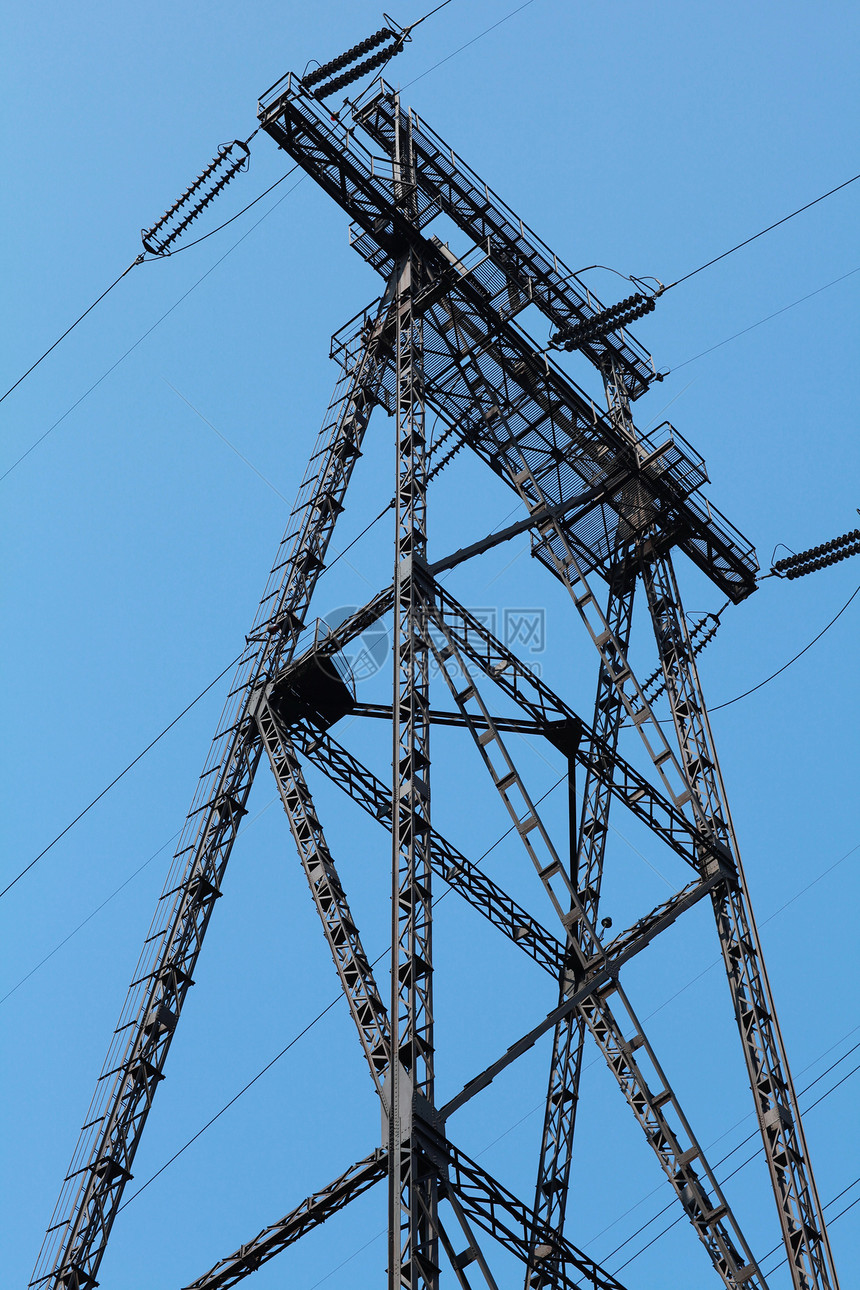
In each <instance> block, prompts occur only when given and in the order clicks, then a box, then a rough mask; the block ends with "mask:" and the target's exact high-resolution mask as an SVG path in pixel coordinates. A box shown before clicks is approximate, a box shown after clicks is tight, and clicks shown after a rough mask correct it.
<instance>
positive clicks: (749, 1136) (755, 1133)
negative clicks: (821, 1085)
mask: <svg viewBox="0 0 860 1290" xmlns="http://www.w3.org/2000/svg"><path fill="white" fill-rule="evenodd" d="M858 1048H860V1043H857V1044H855V1045H854V1046H853V1048H849V1049H848V1050H847V1051H846V1052H844V1053H843V1054H842V1056H841V1057H839V1058H838V1059H837V1060H836V1061H835V1062H832V1063H831V1065H830V1066H828V1067H827V1069H826V1070H824V1071H822V1072H821V1074H820V1075H817V1076H816V1077H815V1079H814V1080H812V1081H811V1082H810V1083H809V1084H807V1085H806V1087H805V1088H802V1089H801V1090H800V1092H799V1093H798V1097H802V1096H803V1095H804V1093H808V1092H809V1090H810V1089H811V1088H812V1087H813V1085H815V1084H817V1083H818V1082H819V1080H822V1079H824V1077H825V1075H829V1074H830V1072H831V1071H832V1070H834V1069H835V1068H836V1067H837V1066H838V1065H839V1064H840V1063H841V1062H844V1061H845V1059H846V1057H850V1056H851V1054H852V1053H853V1052H856V1050H857V1049H858ZM858 1071H860V1065H858V1066H855V1067H854V1068H853V1070H850V1071H849V1072H848V1074H847V1075H843V1077H842V1078H841V1079H840V1080H837V1082H836V1083H835V1084H834V1085H832V1087H831V1088H829V1089H828V1090H827V1092H826V1093H824V1094H822V1096H821V1097H820V1098H818V1099H817V1100H816V1101H815V1102H812V1103H810V1105H809V1106H807V1107H805V1108H804V1111H803V1114H804V1115H807V1114H808V1113H809V1112H810V1111H811V1110H812V1109H813V1108H814V1107H816V1106H818V1103H819V1102H822V1101H823V1100H824V1098H825V1097H829V1096H830V1094H831V1093H833V1092H835V1090H836V1089H837V1088H839V1086H840V1085H841V1084H844V1083H845V1081H846V1080H847V1079H850V1077H851V1076H852V1075H856V1074H857V1072H858ZM752 1114H753V1112H750V1115H752ZM744 1119H749V1116H744ZM730 1131H731V1130H730ZM758 1132H759V1130H758V1129H753V1131H752V1133H749V1134H747V1136H746V1137H745V1138H742V1139H741V1141H740V1142H738V1143H737V1144H736V1145H735V1146H734V1147H732V1149H731V1151H727V1152H726V1154H725V1155H724V1156H721V1157H720V1159H719V1160H717V1161H715V1162H714V1164H713V1166H712V1167H713V1168H714V1169H719V1167H720V1165H724V1164H725V1163H726V1161H727V1160H729V1159H731V1157H732V1156H733V1155H734V1154H735V1152H736V1151H740V1149H741V1147H744V1146H746V1144H747V1143H748V1142H751V1141H752V1139H753V1138H755V1137H757V1136H758ZM763 1151H764V1148H763V1147H758V1148H757V1150H755V1151H754V1152H753V1153H752V1155H751V1156H747V1158H746V1159H745V1160H743V1161H742V1162H741V1163H740V1164H739V1165H737V1166H736V1167H735V1168H734V1169H733V1170H732V1172H731V1173H729V1174H727V1175H726V1177H725V1178H723V1179H722V1180H721V1182H720V1186H721V1187H722V1186H724V1185H725V1183H727V1182H728V1181H729V1179H730V1178H733V1177H734V1176H735V1174H737V1173H739V1172H740V1171H741V1169H744V1168H745V1167H746V1166H747V1165H748V1164H750V1163H751V1162H752V1161H753V1160H755V1159H756V1157H758V1156H760V1155H762V1153H763ZM651 1194H653V1193H651ZM674 1204H675V1197H673V1198H672V1199H671V1200H670V1201H669V1202H668V1204H666V1205H664V1206H663V1208H662V1209H658V1210H657V1213H656V1214H652V1216H651V1217H650V1218H649V1219H648V1220H647V1222H645V1223H643V1224H642V1225H641V1226H640V1227H637V1229H636V1231H635V1232H631V1233H630V1235H629V1236H628V1237H626V1239H625V1240H623V1241H622V1242H621V1244H620V1245H616V1247H615V1249H614V1250H610V1251H609V1253H608V1254H605V1255H603V1256H602V1258H601V1263H605V1262H606V1261H607V1260H608V1259H611V1258H612V1257H613V1256H614V1255H616V1254H618V1253H619V1252H620V1251H621V1250H623V1249H624V1247H625V1245H629V1244H630V1242H631V1241H634V1240H635V1239H636V1237H637V1236H639V1235H640V1234H641V1233H642V1232H644V1231H645V1229H646V1227H650V1226H651V1224H652V1223H656V1221H657V1219H658V1218H660V1217H662V1215H663V1214H665V1213H666V1212H667V1210H670V1209H671V1208H672V1207H673V1205H674ZM683 1217H684V1215H683V1214H679V1215H678V1216H677V1217H676V1218H674V1219H673V1220H672V1222H671V1223H670V1224H669V1225H668V1227H664V1228H663V1229H662V1231H661V1232H659V1233H658V1235H657V1236H655V1237H654V1238H653V1239H652V1240H651V1241H650V1242H649V1243H648V1245H643V1246H642V1249H641V1250H639V1251H638V1252H637V1253H636V1254H634V1255H632V1256H631V1259H630V1260H628V1262H632V1261H633V1259H636V1258H638V1257H639V1255H640V1254H641V1253H643V1252H644V1251H645V1250H647V1249H648V1248H649V1247H650V1245H652V1244H653V1243H654V1241H657V1240H659V1239H660V1237H661V1236H665V1234H666V1233H667V1232H669V1231H671V1229H672V1228H673V1227H675V1226H677V1224H678V1223H680V1222H681V1220H682V1219H683ZM610 1226H611V1224H610ZM595 1239H596V1238H595ZM776 1248H778V1247H776ZM773 1252H774V1251H773V1250H770V1251H768V1253H767V1254H765V1255H763V1256H762V1257H763V1258H765V1259H767V1258H769V1257H770V1255H771V1254H773ZM626 1267H627V1264H626V1263H622V1264H621V1267H619V1268H617V1269H616V1272H620V1271H621V1269H622V1268H626Z"/></svg>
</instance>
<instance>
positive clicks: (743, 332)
mask: <svg viewBox="0 0 860 1290" xmlns="http://www.w3.org/2000/svg"><path fill="white" fill-rule="evenodd" d="M855 273H860V265H858V266H857V268H856V269H849V271H848V272H847V273H843V274H842V276H841V277H839V278H834V279H833V281H832V282H825V284H824V286H823V287H817V288H816V289H815V291H810V292H809V294H808V295H806V296H801V297H800V299H799V300H792V302H791V304H790V305H783V306H782V308H781V309H776V310H774V312H773V313H772V314H768V315H767V317H765V318H759V320H758V322H754V323H750V325H749V327H744V328H743V329H742V330H741V331H736V332H735V333H734V334H733V335H732V336H727V337H726V339H725V340H721V341H718V342H717V344H716V345H711V346H709V348H708V349H703V350H702V352H701V353H700V354H694V355H693V357H692V358H685V359H684V361H683V363H676V364H675V366H674V367H670V369H669V372H672V373H674V372H680V370H681V368H682V367H687V366H688V364H690V363H695V362H696V361H697V360H698V359H700V358H704V357H705V355H706V354H713V352H714V350H715V349H722V347H723V345H728V344H729V343H730V342H731V341H733V340H737V339H738V337H739V336H746V334H747V332H750V331H755V329H756V327H761V326H762V325H763V324H764V323H766V322H770V320H771V318H778V317H779V315H780V314H784V313H787V312H788V310H789V309H794V308H796V306H797V305H802V304H803V303H804V302H805V301H806V300H811V299H812V297H813V296H819V295H821V292H822V291H827V290H828V289H829V288H830V287H835V286H836V284H837V283H838V282H844V281H845V279H846V278H850V277H853V275H854V274H855ZM669 372H667V373H666V375H667V376H668V375H669Z"/></svg>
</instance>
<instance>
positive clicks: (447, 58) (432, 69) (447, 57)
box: [401, 0, 534, 90]
mask: <svg viewBox="0 0 860 1290" xmlns="http://www.w3.org/2000/svg"><path fill="white" fill-rule="evenodd" d="M530 4H534V0H525V4H521V5H520V6H519V7H518V8H517V9H512V10H511V12H510V13H506V14H505V16H504V18H500V19H499V20H498V22H494V23H492V24H491V25H490V26H489V27H485V28H484V30H483V31H479V32H478V34H477V36H473V37H472V39H471V40H467V41H466V43H465V45H460V46H459V48H458V49H455V50H454V51H453V53H450V54H446V55H445V57H444V58H440V59H439V62H438V63H434V64H433V66H432V67H428V68H427V70H426V71H424V72H421V73H420V75H418V76H414V77H413V78H412V80H411V81H407V82H406V84H405V85H403V86H402V87H401V89H402V90H408V89H409V88H410V86H412V85H417V83H418V81H423V79H424V77H425V76H429V75H430V73H431V72H435V71H436V68H437V67H441V66H442V65H443V63H447V62H450V60H451V59H452V58H456V57H457V55H458V54H462V52H463V50H464V49H468V48H469V46H470V45H474V44H475V43H476V42H477V41H479V40H481V39H482V38H483V37H484V36H486V35H488V34H489V33H490V32H491V31H495V29H496V28H497V27H501V25H502V23H503V22H507V21H508V19H509V18H513V17H514V16H515V15H516V14H518V13H522V11H523V9H528V7H529V5H530ZM440 7H441V6H440ZM426 16H428V17H429V15H426Z"/></svg>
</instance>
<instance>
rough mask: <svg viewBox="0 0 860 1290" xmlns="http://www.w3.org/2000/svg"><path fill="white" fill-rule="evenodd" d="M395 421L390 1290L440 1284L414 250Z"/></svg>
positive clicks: (401, 328) (401, 314)
mask: <svg viewBox="0 0 860 1290" xmlns="http://www.w3.org/2000/svg"><path fill="white" fill-rule="evenodd" d="M394 186H395V193H396V195H397V197H398V199H399V200H401V201H403V202H404V203H407V204H408V203H409V202H410V200H411V197H410V193H411V194H413V195H414V192H415V187H414V183H413V182H412V164H411V149H410V142H409V130H408V123H407V124H405V125H404V124H401V122H400V119H399V116H398V122H397V136H396V147H395V157H394ZM395 272H396V275H397V282H396V289H395V293H394V308H395V361H396V376H397V387H396V405H397V406H396V415H397V484H396V492H395V509H396V539H395V569H394V669H395V675H394V700H393V723H392V724H393V769H394V792H393V797H394V802H393V839H392V846H393V862H392V890H391V1008H390V1016H391V1031H392V1055H391V1056H392V1060H391V1079H390V1095H389V1115H388V1152H389V1200H388V1205H389V1209H388V1285H389V1290H401V1287H403V1288H405V1290H419V1287H426V1288H427V1290H436V1287H437V1286H438V1283H439V1260H438V1248H437V1247H438V1235H437V1229H436V1211H437V1207H438V1187H437V1178H436V1174H435V1168H434V1166H432V1165H431V1163H430V1162H429V1161H428V1159H427V1157H426V1156H425V1155H424V1154H423V1152H422V1151H421V1149H420V1146H419V1143H418V1136H417V1134H416V1133H415V1132H414V1131H413V1130H414V1127H415V1123H416V1119H417V1118H418V1117H421V1118H427V1117H431V1116H432V1107H433V1076H434V1050H433V977H432V970H433V968H432V964H433V955H432V938H431V927H432V921H431V920H432V910H431V904H432V887H431V873H432V870H431V864H430V776H429V772H430V720H429V707H430V695H429V688H430V682H429V668H428V655H427V646H426V643H425V638H424V629H423V620H424V617H425V604H426V595H427V587H426V584H425V583H424V582H423V580H422V569H423V568H424V567H425V566H426V557H427V448H426V442H425V433H424V395H423V353H422V344H421V337H422V327H421V319H420V317H419V316H416V315H415V314H414V313H413V298H414V295H415V293H416V292H417V291H418V289H419V287H420V284H421V273H422V270H421V263H420V261H419V260H418V258H417V257H416V255H415V254H414V253H413V252H411V251H406V252H405V253H404V254H403V256H402V258H401V259H400V261H399V263H398V265H397V268H396V270H395Z"/></svg>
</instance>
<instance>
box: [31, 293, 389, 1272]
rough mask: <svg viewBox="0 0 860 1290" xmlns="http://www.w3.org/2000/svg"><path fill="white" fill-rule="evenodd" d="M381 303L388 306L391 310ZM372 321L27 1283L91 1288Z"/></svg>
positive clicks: (304, 497)
mask: <svg viewBox="0 0 860 1290" xmlns="http://www.w3.org/2000/svg"><path fill="white" fill-rule="evenodd" d="M387 307H388V306H387V305H385V306H384V308H385V309H387ZM380 323H381V318H378V319H377V321H376V323H374V324H373V325H372V326H371V328H370V329H369V330H368V331H367V332H365V333H356V334H355V335H354V336H353V337H352V340H351V342H350V345H349V353H350V358H349V360H348V363H347V367H346V369H345V370H344V372H343V373H342V374H341V376H340V378H339V380H338V382H337V385H336V386H335V391H334V395H333V396H332V401H331V403H330V405H329V409H328V412H327V414H326V417H325V420H324V422H323V425H322V428H321V430H320V432H319V435H318V437H317V441H316V449H315V452H314V453H313V454H312V458H311V461H310V463H309V465H308V468H307V470H306V473H305V476H304V480H303V483H302V485H301V487H300V489H299V494H298V498H297V501H296V505H295V508H294V510H293V512H292V514H291V517H290V526H289V528H288V531H287V533H286V534H285V536H284V538H283V540H282V542H281V544H280V546H279V548H278V552H277V555H276V557H275V561H274V564H273V567H272V571H271V573H270V575H269V580H268V583H267V585H266V589H265V592H264V595H263V598H262V600H261V602H260V606H259V609H258V611H257V616H256V620H255V623H254V627H253V629H252V632H251V635H250V636H249V637H248V640H247V647H246V650H245V653H244V655H243V657H242V660H241V662H240V664H239V667H238V669H237V672H236V676H235V678H234V682H233V685H232V687H231V692H230V696H229V697H228V700H227V703H226V706H225V708H224V712H223V713H222V716H221V720H220V723H219V726H218V731H217V733H216V735H215V739H214V741H213V744H212V747H211V750H210V753H209V757H208V759H207V762H206V766H205V768H204V772H203V774H202V775H201V777H200V780H199V782H198V787H197V792H196V794H195V797H194V800H193V802H192V805H191V809H190V811H189V814H188V817H187V820H186V824H185V827H184V829H183V832H182V835H181V837H180V841H179V844H178V847H177V850H176V853H175V856H174V860H173V864H172V866H171V869H170V872H169V874H168V877H167V881H166V883H165V887H164V891H163V893H162V896H161V898H160V899H159V902H158V905H157V908H156V912H155V915H154V917H153V920H152V923H151V926H150V931H149V934H148V935H147V938H146V941H145V943H144V946H143V950H142V952H141V956H140V959H139V961H138V964H137V967H136V969H135V972H134V977H133V985H132V986H131V988H130V990H129V993H128V996H127V998H126V1001H125V1004H124V1006H123V1009H122V1013H121V1015H120V1019H119V1022H118V1024H117V1027H116V1030H115V1032H114V1037H113V1039H112V1041H111V1044H110V1047H109V1050H108V1055H107V1058H106V1060H105V1063H104V1066H103V1070H102V1074H101V1076H100V1077H99V1080H98V1082H97V1085H96V1090H95V1094H94V1096H93V1099H92V1102H91V1104H90V1108H89V1111H88V1113H87V1115H86V1117H85V1120H84V1125H85V1127H84V1129H83V1130H82V1132H81V1136H80V1138H79V1141H78V1144H77V1147H76V1149H75V1152H74V1156H73V1158H72V1162H71V1165H70V1167H69V1171H68V1173H67V1176H66V1180H65V1182H64V1184H63V1187H62V1190H61V1192H60V1197H59V1200H58V1201H57V1205H56V1207H55V1209H54V1214H53V1217H52V1219H51V1223H50V1225H49V1230H48V1233H47V1234H46V1237H45V1241H44V1243H43V1246H42V1249H41V1252H40V1254H39V1258H38V1261H37V1264H36V1268H35V1270H34V1273H33V1280H32V1282H31V1284H33V1285H39V1286H42V1285H47V1284H48V1283H51V1284H52V1285H54V1286H56V1287H58V1290H59V1287H64V1288H65V1287H67V1286H68V1285H71V1284H79V1285H81V1286H88V1285H91V1284H93V1283H94V1282H95V1281H96V1278H97V1273H98V1268H99V1265H100V1262H101V1258H102V1255H103V1252H104V1248H105V1244H106V1241H107V1238H108V1235H109V1233H110V1229H111V1226H112V1224H113V1221H114V1219H115V1217H116V1214H117V1211H118V1209H119V1206H120V1203H121V1198H122V1194H123V1191H124V1188H125V1186H126V1184H127V1182H128V1181H129V1180H130V1179H131V1177H132V1164H133V1161H134V1156H135V1152H136V1150H137V1146H138V1143H139V1141H140V1137H141V1134H142V1132H143V1129H144V1125H145V1123H146V1119H147V1116H148V1114H149V1110H150V1107H151V1105H152V1102H153V1098H154V1095H155V1090H156V1087H157V1085H158V1083H159V1082H160V1080H161V1079H162V1078H163V1068H164V1064H165V1060H166V1057H167V1052H168V1049H169V1047H170V1043H171V1040H172V1037H173V1034H174V1031H175V1029H176V1025H177V1022H178V1019H179V1015H180V1012H181V1009H182V1006H183V1003H184V1001H185V997H186V994H187V992H188V989H189V988H190V986H191V984H192V976H193V972H194V967H195V964H196V962H197V957H198V955H199V953H200V949H201V946H202V943H203V938H204V936H205V933H206V930H207V927H208V925H209V919H210V917H211V914H212V911H213V908H214V905H215V902H216V900H217V898H218V896H219V895H220V892H221V883H222V881H223V877H224V873H225V870H226V866H227V862H228V860H229V857H230V853H231V850H232V847H233V843H234V841H235V839H236V836H237V833H238V831H239V827H240V824H241V820H242V817H243V816H244V814H245V809H246V806H245V804H246V801H247V798H248V794H249V792H250V789H251V784H252V782H253V779H254V775H255V773H256V770H257V766H258V763H259V758H260V753H261V744H260V740H259V736H258V733H257V728H256V725H255V723H254V721H253V719H252V716H251V713H252V710H253V708H254V705H255V704H256V702H257V694H258V690H259V688H260V686H261V683H262V679H264V678H266V677H267V676H268V675H271V674H272V672H274V671H277V670H278V669H279V668H280V667H281V666H282V664H283V660H284V659H285V658H287V657H289V654H290V652H291V651H292V649H294V647H295V641H296V638H297V636H298V634H299V631H300V629H301V625H302V622H303V617H304V614H305V612H306V610H307V607H308V604H309V602H310V597H311V595H312V593H313V590H314V587H315V586H316V582H317V579H318V577H319V573H320V571H321V569H322V568H323V566H324V559H325V554H326V551H327V549H328V545H329V542H330V539H331V535H332V533H333V531H334V526H335V523H336V520H337V516H338V514H339V512H340V510H341V509H342V498H343V495H344V493H345V492H346V487H347V484H348V483H349V480H350V478H351V475H352V468H353V465H354V463H355V460H356V457H357V456H358V455H359V452H360V445H361V442H362V439H363V436H364V433H365V430H366V427H367V421H368V418H369V415H370V411H371V409H372V407H373V405H374V402H375V399H376V390H377V389H378V382H379V379H380V364H379V361H378V358H377V352H376V351H377V344H378V336H379V326H380Z"/></svg>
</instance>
